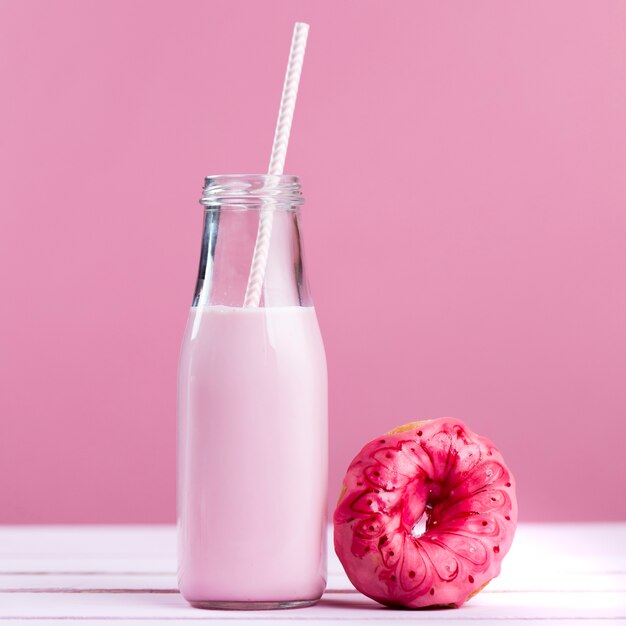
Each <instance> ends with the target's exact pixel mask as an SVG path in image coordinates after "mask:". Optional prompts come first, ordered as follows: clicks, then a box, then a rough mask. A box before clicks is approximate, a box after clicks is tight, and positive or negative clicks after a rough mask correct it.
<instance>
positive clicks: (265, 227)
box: [243, 22, 309, 307]
mask: <svg viewBox="0 0 626 626" xmlns="http://www.w3.org/2000/svg"><path fill="white" fill-rule="evenodd" d="M308 34H309V25H308V24H304V23H302V22H296V25H295V26H294V29H293V38H292V40H291V50H290V52H289V61H288V63H287V72H286V74H285V82H284V84H283V94H282V97H281V100H280V108H279V110H278V121H277V123H276V132H275V133H274V143H273V145H272V154H271V156H270V165H269V170H268V173H269V174H272V175H280V174H282V173H283V169H284V167H285V157H286V156H287V145H288V143H289V133H290V131H291V122H292V120H293V113H294V109H295V107H296V98H297V96H298V85H299V84H300V74H301V73H302V64H303V62H304V51H305V48H306V40H307V35H308ZM273 221H274V213H273V211H272V209H262V210H261V216H260V219H259V229H258V231H257V237H256V242H255V244H254V253H253V255H252V266H251V268H250V275H249V276H248V285H247V287H246V295H245V298H244V304H243V305H244V307H258V306H259V303H260V301H261V292H262V290H263V281H264V279H265V269H266V267H267V257H268V254H269V247H270V239H271V236H272V223H273Z"/></svg>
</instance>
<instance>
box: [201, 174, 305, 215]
mask: <svg viewBox="0 0 626 626" xmlns="http://www.w3.org/2000/svg"><path fill="white" fill-rule="evenodd" d="M303 202H304V198H303V196H302V192H301V190H300V180H299V179H298V177H297V176H291V175H289V174H216V175H212V176H207V177H206V178H205V179H204V189H203V190H202V197H201V198H200V204H203V205H204V206H207V207H213V206H221V207H229V206H232V207H240V208H247V207H257V206H262V207H263V208H274V207H277V206H280V207H281V208H283V207H285V208H295V207H297V206H299V205H301V204H303Z"/></svg>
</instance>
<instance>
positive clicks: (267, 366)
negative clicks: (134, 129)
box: [178, 175, 328, 609]
mask: <svg viewBox="0 0 626 626" xmlns="http://www.w3.org/2000/svg"><path fill="white" fill-rule="evenodd" d="M200 202H201V203H202V204H203V205H204V228H203V235H202V249H201V254H200V269H199V273H198V280H197V284H196V289H195V294H194V298H193V305H192V308H191V312H190V315H189V320H188V323H187V328H186V331H185V336H184V339H183V344H182V349H181V355H180V363H179V382H178V544H179V568H178V581H179V588H180V591H181V593H182V594H183V596H184V597H185V598H186V599H187V601H188V602H190V603H191V604H192V605H193V606H196V607H202V608H243V609H259V608H288V607H297V606H307V605H310V604H313V603H315V602H316V601H317V600H318V599H319V598H320V597H321V595H322V593H323V591H324V588H325V585H326V489H327V457H328V443H327V442H328V418H327V373H326V359H325V353H324V346H323V343H322V338H321V335H320V331H319V327H318V323H317V318H316V315H315V309H314V308H313V303H312V300H311V295H310V293H309V288H308V283H307V279H306V273H305V270H304V264H303V259H302V242H301V237H300V232H301V227H300V205H301V204H302V202H303V199H302V195H301V192H300V184H299V181H298V179H297V178H296V177H295V176H286V175H281V176H270V175H225V176H211V177H208V178H207V179H206V180H205V187H204V192H203V196H202V199H201V201H200ZM262 211H272V212H273V226H272V231H271V238H270V244H269V252H268V261H267V269H266V273H265V278H264V282H263V287H262V296H261V301H260V306H258V307H243V302H244V295H245V292H246V285H247V282H248V275H249V273H250V267H251V262H252V255H253V251H254V245H255V240H256V236H257V229H258V225H259V218H260V214H261V212H262Z"/></svg>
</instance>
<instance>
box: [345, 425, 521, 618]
mask: <svg viewBox="0 0 626 626" xmlns="http://www.w3.org/2000/svg"><path fill="white" fill-rule="evenodd" d="M344 485H345V491H344V492H343V493H342V495H341V497H340V500H339V502H338V504H337V508H336V510H335V515H334V524H335V551H336V552H337V556H338V557H339V559H340V561H341V563H342V564H343V566H344V568H345V570H346V573H347V574H348V577H349V578H350V580H351V581H352V583H353V584H354V586H355V587H356V588H357V589H358V590H359V591H361V592H362V593H364V594H365V595H367V596H369V597H370V598H373V599H374V600H376V601H378V602H381V603H382V604H386V605H388V606H403V607H410V608H418V607H426V606H433V605H454V606H461V604H463V602H465V601H466V600H467V599H468V596H470V595H472V594H473V593H475V592H476V591H478V590H479V589H480V588H481V587H483V586H484V585H485V584H486V583H487V582H489V580H491V579H492V578H494V577H496V576H497V575H498V574H499V573H500V564H501V562H502V559H503V558H504V555H505V554H506V553H507V552H508V550H509V548H510V547H511V543H512V541H513V535H514V533H515V526H516V522H517V502H516V499H515V481H514V479H513V476H512V475H511V472H510V471H509V469H508V468H507V466H506V465H505V463H504V460H503V458H502V455H501V454H500V452H499V450H498V449H497V448H496V447H495V446H494V445H493V444H492V443H491V442H490V441H489V440H487V439H485V438H484V437H480V436H478V435H476V434H474V433H472V432H471V431H470V430H469V429H468V428H467V426H465V424H463V422H461V421H460V420H457V419H452V418H441V419H436V420H431V421H427V422H421V423H419V425H418V426H416V427H415V428H411V429H410V430H407V431H404V432H401V433H397V434H389V435H384V436H382V437H380V438H378V439H375V440H374V441H371V442H370V443H368V444H367V445H366V446H365V447H364V448H363V449H362V450H361V452H360V453H359V454H358V455H357V456H356V458H355V459H354V460H353V461H352V463H351V464H350V467H349V468H348V472H347V473H346V476H345V479H344ZM422 518H424V519H422ZM424 520H425V531H423V534H420V533H418V531H417V527H415V525H416V523H417V522H419V521H422V522H423V521H424ZM414 527H415V529H414ZM414 535H417V536H414Z"/></svg>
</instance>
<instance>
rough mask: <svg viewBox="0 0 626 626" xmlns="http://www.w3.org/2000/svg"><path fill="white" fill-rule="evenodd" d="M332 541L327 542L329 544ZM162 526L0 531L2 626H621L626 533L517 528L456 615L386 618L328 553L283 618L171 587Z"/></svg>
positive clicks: (610, 528)
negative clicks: (421, 622) (216, 607)
mask: <svg viewBox="0 0 626 626" xmlns="http://www.w3.org/2000/svg"><path fill="white" fill-rule="evenodd" d="M330 544H331V542H329V545H330ZM175 548H176V538H175V529H174V528H173V527H168V526H134V527H132V526H80V527H67V526H57V527H37V526H32V527H10V526H6V527H0V626H2V624H4V623H6V624H19V623H24V624H29V625H31V626H35V625H37V624H42V625H43V624H46V625H50V624H58V623H59V622H60V621H64V620H70V621H71V622H72V623H77V624H80V623H89V622H95V621H97V622H103V621H104V622H106V621H111V622H113V623H115V624H123V623H128V624H138V623H146V622H148V623H154V624H159V623H162V624H170V625H171V624H175V623H181V624H184V623H188V622H195V621H206V622H210V623H211V624H220V623H223V624H233V623H236V622H241V623H245V622H247V623H254V624H255V625H258V626H261V625H262V624H276V623H277V622H285V621H291V620H293V621H303V622H307V623H311V622H312V623H315V622H319V623H330V622H346V623H350V624H360V623H362V624H370V623H371V622H383V623H389V622H409V621H415V620H418V619H427V620H428V621H429V622H437V624H446V623H456V624H458V623H459V622H463V621H467V622H469V623H472V624H477V623H481V624H507V625H513V624H526V625H528V624H529V623H531V622H536V623H542V624H544V623H551V624H570V625H571V624H573V623H579V622H586V623H587V624H594V623H598V624H623V625H624V626H626V524H600V523H596V524H526V525H524V524H522V525H520V528H519V530H518V534H517V536H516V539H515V542H514V544H513V548H512V550H511V552H510V554H509V555H507V557H506V559H505V561H504V565H503V570H502V574H501V576H500V577H499V578H498V579H496V580H494V581H492V583H491V584H490V585H489V586H488V587H487V588H486V589H485V591H483V592H482V593H480V594H479V595H478V596H476V597H475V598H473V599H472V600H471V601H470V602H469V603H467V604H466V605H465V606H464V607H462V608H461V609H450V610H436V611H420V612H415V611H394V610H390V609H386V608H384V607H381V606H380V605H378V604H376V603H375V602H373V601H371V600H369V599H368V598H366V597H364V596H362V595H361V594H359V593H358V592H357V591H356V590H355V589H354V588H353V587H352V585H351V584H350V582H349V581H348V579H347V578H346V576H345V574H344V573H343V571H342V569H341V566H340V564H339V562H338V561H337V559H336V557H335V556H334V553H333V552H332V551H330V554H329V580H328V590H327V592H326V593H325V595H324V597H323V599H322V601H321V602H320V603H319V604H318V605H316V606H314V607H309V608H305V609H294V610H287V611H273V612H263V611H251V612H241V613H239V612H231V611H202V610H198V609H193V608H191V607H189V606H188V605H187V604H186V603H185V601H184V600H183V599H182V597H181V596H180V595H179V594H178V592H177V590H176V577H175V568H176V555H175Z"/></svg>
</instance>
